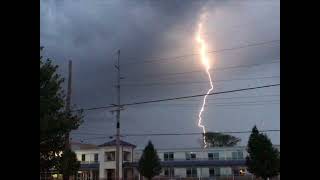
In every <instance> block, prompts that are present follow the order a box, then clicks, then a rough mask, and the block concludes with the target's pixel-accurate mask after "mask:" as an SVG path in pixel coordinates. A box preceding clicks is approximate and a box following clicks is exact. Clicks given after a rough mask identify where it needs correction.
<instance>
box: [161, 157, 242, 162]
mask: <svg viewBox="0 0 320 180" xmlns="http://www.w3.org/2000/svg"><path fill="white" fill-rule="evenodd" d="M244 159H245V158H244V157H242V158H232V157H220V158H190V159H187V158H174V159H170V160H162V161H199V160H203V161H210V160H212V161H219V160H221V161H225V160H244Z"/></svg>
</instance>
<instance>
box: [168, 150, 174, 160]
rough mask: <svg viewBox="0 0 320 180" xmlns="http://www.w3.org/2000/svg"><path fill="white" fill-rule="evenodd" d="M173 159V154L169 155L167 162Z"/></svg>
mask: <svg viewBox="0 0 320 180" xmlns="http://www.w3.org/2000/svg"><path fill="white" fill-rule="evenodd" d="M173 159H174V157H173V152H171V153H169V160H173Z"/></svg>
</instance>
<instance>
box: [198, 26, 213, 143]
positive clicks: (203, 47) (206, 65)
mask: <svg viewBox="0 0 320 180" xmlns="http://www.w3.org/2000/svg"><path fill="white" fill-rule="evenodd" d="M202 28H203V27H202V21H200V23H199V24H198V31H197V33H196V41H197V42H198V44H199V52H200V53H199V54H200V59H201V63H202V65H203V66H204V68H205V71H206V73H207V75H208V78H209V83H210V89H209V90H208V91H207V93H206V95H205V96H204V98H203V103H202V106H201V109H200V112H199V115H198V118H199V119H198V127H200V128H202V131H203V134H205V133H206V128H205V126H204V125H203V124H202V116H201V115H202V112H203V111H204V107H205V105H206V100H207V96H208V94H209V93H210V92H211V91H212V90H213V84H212V79H211V75H210V72H209V70H210V62H209V57H208V56H207V53H206V52H207V44H206V42H205V40H204V38H203V37H202V33H203V32H202V31H203V30H202ZM203 143H204V147H207V143H206V137H205V136H203Z"/></svg>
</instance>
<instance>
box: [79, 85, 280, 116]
mask: <svg viewBox="0 0 320 180" xmlns="http://www.w3.org/2000/svg"><path fill="white" fill-rule="evenodd" d="M274 86H280V84H270V85H264V86H256V87H251V88H242V89H234V90H229V91H220V92H213V93H210V94H208V95H209V96H211V95H217V94H227V93H232V92H240V91H248V90H253V89H261V88H268V87H274ZM205 95H207V94H198V95H191V96H181V97H174V98H165V99H157V100H150V101H141V102H133V103H126V104H121V105H120V106H122V107H123V106H132V105H140V104H147V103H155V102H163V101H173V100H179V99H188V98H195V97H202V96H205ZM112 107H113V108H114V107H117V106H116V105H111V106H101V107H93V108H84V109H78V110H73V111H81V110H82V111H90V110H98V109H107V108H112Z"/></svg>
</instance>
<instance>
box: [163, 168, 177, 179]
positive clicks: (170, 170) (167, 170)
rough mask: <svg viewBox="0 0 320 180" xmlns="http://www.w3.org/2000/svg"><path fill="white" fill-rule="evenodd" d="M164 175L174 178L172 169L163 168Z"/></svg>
mask: <svg viewBox="0 0 320 180" xmlns="http://www.w3.org/2000/svg"><path fill="white" fill-rule="evenodd" d="M163 171H164V175H165V176H168V177H173V176H174V168H164V169H163Z"/></svg>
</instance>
